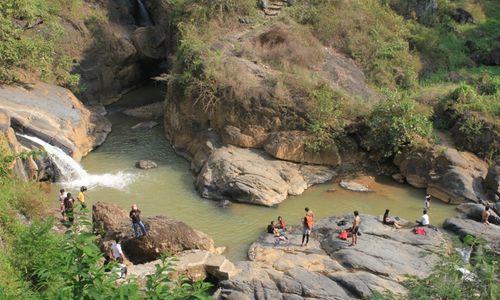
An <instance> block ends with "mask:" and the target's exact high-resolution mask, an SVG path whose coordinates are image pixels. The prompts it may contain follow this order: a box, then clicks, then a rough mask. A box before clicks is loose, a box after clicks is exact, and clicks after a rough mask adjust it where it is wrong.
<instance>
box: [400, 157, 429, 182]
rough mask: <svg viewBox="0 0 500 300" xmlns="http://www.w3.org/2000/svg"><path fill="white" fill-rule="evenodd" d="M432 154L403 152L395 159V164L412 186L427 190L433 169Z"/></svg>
mask: <svg viewBox="0 0 500 300" xmlns="http://www.w3.org/2000/svg"><path fill="white" fill-rule="evenodd" d="M432 156H433V154H432V152H430V151H429V152H423V153H422V152H419V151H413V152H401V153H398V154H396V156H395V157H394V164H395V165H396V166H398V167H399V171H400V172H401V173H400V174H401V175H402V176H403V177H404V179H406V182H408V183H409V184H410V185H411V186H414V187H416V188H426V187H427V183H428V180H429V179H428V178H429V173H430V171H431V169H432V159H433V157H432Z"/></svg>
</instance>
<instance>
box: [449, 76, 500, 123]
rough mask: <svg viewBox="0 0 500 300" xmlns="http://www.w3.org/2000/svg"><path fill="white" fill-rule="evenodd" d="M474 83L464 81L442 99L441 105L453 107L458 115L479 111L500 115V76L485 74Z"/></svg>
mask: <svg viewBox="0 0 500 300" xmlns="http://www.w3.org/2000/svg"><path fill="white" fill-rule="evenodd" d="M473 84H475V86H474V85H470V84H466V83H462V84H461V85H460V86H459V87H458V88H457V89H455V90H454V91H453V92H451V93H450V94H449V95H448V96H447V97H444V98H443V99H442V100H441V105H443V106H445V107H448V108H451V109H453V110H454V111H456V114H458V115H462V114H465V113H469V112H479V113H483V114H484V115H485V116H491V117H500V88H499V87H500V76H495V77H490V76H489V75H485V76H483V77H481V78H480V79H479V81H478V82H475V83H473ZM476 86H477V88H476Z"/></svg>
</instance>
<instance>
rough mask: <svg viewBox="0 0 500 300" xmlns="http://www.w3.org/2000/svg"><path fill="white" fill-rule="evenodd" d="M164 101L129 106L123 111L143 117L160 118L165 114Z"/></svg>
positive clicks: (133, 115) (129, 114)
mask: <svg viewBox="0 0 500 300" xmlns="http://www.w3.org/2000/svg"><path fill="white" fill-rule="evenodd" d="M164 105H165V104H164V103H163V102H155V103H151V104H148V105H143V106H139V107H134V108H127V109H125V110H124V111H123V112H122V113H123V114H125V115H127V116H132V117H136V118H141V119H151V120H154V119H158V118H160V117H162V116H163V106H164Z"/></svg>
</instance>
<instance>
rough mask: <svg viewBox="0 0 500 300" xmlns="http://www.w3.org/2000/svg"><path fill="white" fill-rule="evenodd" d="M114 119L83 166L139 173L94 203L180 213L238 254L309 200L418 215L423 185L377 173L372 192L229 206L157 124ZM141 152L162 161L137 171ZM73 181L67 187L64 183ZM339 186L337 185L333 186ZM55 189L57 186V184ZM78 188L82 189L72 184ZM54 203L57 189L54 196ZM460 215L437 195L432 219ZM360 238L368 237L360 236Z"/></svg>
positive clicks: (97, 193)
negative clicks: (203, 187) (207, 195)
mask: <svg viewBox="0 0 500 300" xmlns="http://www.w3.org/2000/svg"><path fill="white" fill-rule="evenodd" d="M110 111H111V112H110V113H109V114H108V118H109V119H110V121H111V122H112V123H113V131H112V132H111V134H110V135H109V136H108V138H107V140H106V142H105V143H104V144H103V145H102V146H100V147H99V148H97V149H96V150H94V151H92V152H91V153H90V154H89V155H87V156H86V157H85V158H83V159H82V161H81V164H82V166H83V167H84V168H85V169H86V170H87V171H88V172H89V173H92V174H104V173H116V172H124V173H128V174H130V175H131V176H132V177H133V180H132V181H131V183H129V184H128V185H127V186H126V187H125V188H123V189H115V188H111V187H102V186H99V185H97V186H93V187H92V186H91V187H89V191H88V199H89V203H90V204H91V203H93V202H96V201H105V202H114V203H117V204H119V205H120V206H121V207H123V208H124V209H127V210H128V209H129V208H130V205H131V204H133V203H137V204H138V205H139V207H140V209H141V210H142V212H143V215H145V216H148V215H158V214H161V215H167V216H169V217H172V218H175V219H178V220H182V221H184V222H186V223H187V224H189V225H191V226H192V227H194V228H196V229H198V230H201V231H203V232H205V233H207V234H208V235H210V236H211V237H212V238H213V239H214V240H215V242H216V245H217V246H226V247H227V252H226V255H227V256H228V257H229V258H231V259H233V260H241V259H245V258H246V251H247V249H248V246H249V244H250V243H251V242H252V241H254V240H255V239H256V238H257V237H258V235H259V234H261V233H262V232H263V231H264V230H265V228H266V226H267V224H269V222H270V221H271V220H276V218H277V216H279V215H281V216H283V217H284V218H285V221H286V222H287V223H288V224H291V225H292V224H299V222H300V220H301V218H302V216H303V215H304V208H305V207H306V206H307V207H309V208H311V209H312V210H313V211H314V214H315V216H316V217H317V218H321V217H325V216H331V215H341V214H347V213H352V211H353V210H358V211H359V212H360V213H366V214H373V215H382V214H383V213H384V210H385V209H386V208H389V209H391V215H393V216H399V217H402V218H405V219H408V220H412V221H413V220H416V219H417V218H419V217H420V215H421V213H422V207H423V199H424V190H421V189H415V188H412V187H409V186H408V185H403V184H398V183H395V182H394V181H392V179H389V178H383V177H380V178H376V179H375V181H374V182H372V183H371V185H370V187H371V188H373V189H374V190H375V191H374V192H371V193H356V192H350V191H346V190H343V189H342V188H340V187H339V186H338V184H337V183H326V184H321V185H316V186H313V187H311V188H310V189H308V190H307V191H306V192H305V193H304V194H302V195H300V196H293V197H290V198H288V199H287V200H285V201H284V202H283V203H282V204H280V205H279V206H278V207H276V208H267V207H259V206H253V205H247V204H239V203H234V204H232V205H230V206H229V207H227V208H221V207H218V206H217V203H216V202H215V201H212V200H207V199H203V198H201V197H200V196H199V195H198V194H197V193H196V191H195V188H194V184H193V181H194V175H193V174H192V173H191V171H190V170H189V163H188V162H187V161H186V160H184V159H183V158H181V157H180V156H178V155H176V154H175V152H174V151H173V149H172V148H171V147H170V145H169V142H168V141H167V140H166V139H165V137H164V133H163V128H162V126H161V125H159V126H157V127H154V128H153V129H145V130H132V129H130V127H132V126H133V125H135V124H137V123H138V122H140V121H141V120H140V119H136V118H132V117H128V116H125V115H124V114H122V113H121V112H119V110H117V109H116V108H115V109H111V110H110ZM140 159H152V160H154V161H155V162H156V163H158V168H156V169H151V170H139V169H136V168H135V167H134V165H135V162H136V161H138V160H140ZM66 188H67V187H66ZM331 188H334V189H335V190H336V191H334V192H327V190H328V189H331ZM53 190H54V193H55V191H56V189H53ZM70 191H71V192H73V193H74V194H75V195H76V192H77V190H76V189H73V190H70ZM53 198H54V203H56V200H55V199H56V195H54V196H53ZM454 214H455V211H454V207H453V206H449V205H447V204H444V203H442V202H440V201H439V200H434V201H432V204H431V211H430V220H431V223H433V224H436V225H440V224H442V222H443V220H444V219H445V218H447V217H450V216H452V215H454ZM361 242H362V240H361Z"/></svg>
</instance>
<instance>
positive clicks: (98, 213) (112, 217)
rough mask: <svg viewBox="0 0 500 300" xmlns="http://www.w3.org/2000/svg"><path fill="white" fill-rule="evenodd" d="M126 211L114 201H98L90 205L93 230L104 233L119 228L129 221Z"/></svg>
mask: <svg viewBox="0 0 500 300" xmlns="http://www.w3.org/2000/svg"><path fill="white" fill-rule="evenodd" d="M129 222H130V219H129V216H128V213H127V212H126V211H125V210H124V209H123V208H121V207H120V206H118V205H117V204H115V203H107V202H101V201H98V202H97V203H95V204H94V205H92V224H93V228H94V232H100V233H106V232H107V231H116V230H119V229H120V228H121V227H122V225H123V224H124V223H129Z"/></svg>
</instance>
